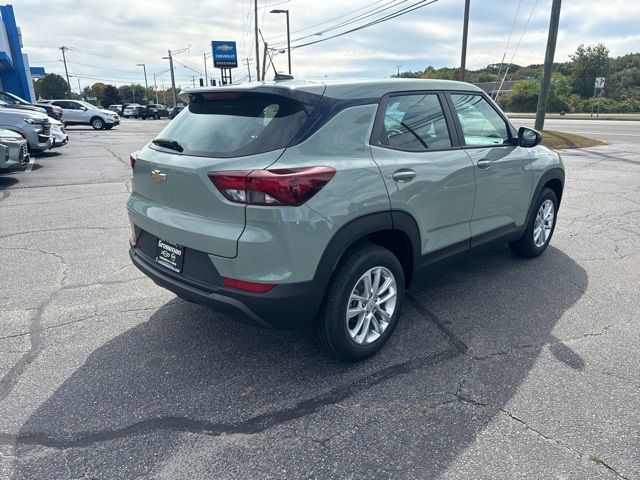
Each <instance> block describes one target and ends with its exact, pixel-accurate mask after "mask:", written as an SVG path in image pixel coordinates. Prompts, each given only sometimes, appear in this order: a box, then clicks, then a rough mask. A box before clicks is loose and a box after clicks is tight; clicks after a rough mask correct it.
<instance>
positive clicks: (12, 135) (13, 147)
mask: <svg viewBox="0 0 640 480" xmlns="http://www.w3.org/2000/svg"><path fill="white" fill-rule="evenodd" d="M0 147H2V148H0V174H1V173H6V172H9V171H13V170H17V169H22V168H25V167H26V166H27V164H28V163H29V151H28V147H27V141H26V140H25V139H24V138H22V135H20V134H19V133H16V132H13V131H11V130H5V129H0Z"/></svg>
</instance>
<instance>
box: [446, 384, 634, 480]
mask: <svg viewBox="0 0 640 480" xmlns="http://www.w3.org/2000/svg"><path fill="white" fill-rule="evenodd" d="M456 397H457V398H458V401H460V402H465V403H468V404H470V405H475V406H478V407H481V408H490V409H493V410H497V411H499V412H501V413H503V414H504V415H506V416H507V417H508V418H510V419H511V420H513V421H515V422H517V423H519V424H520V425H522V426H523V427H525V428H526V429H527V430H529V431H531V432H533V433H534V434H536V435H537V436H539V437H541V438H544V439H545V440H547V441H549V442H553V443H555V444H556V445H557V446H559V447H560V448H562V449H564V450H566V451H568V452H570V453H572V454H574V455H577V456H578V457H580V458H581V459H583V460H590V461H593V460H592V458H591V457H590V455H589V454H587V453H584V452H581V451H579V450H577V449H575V448H574V447H572V446H571V445H569V444H567V443H565V442H562V441H560V440H558V439H556V438H553V437H550V436H549V435H547V434H545V433H544V432H542V431H541V430H539V429H537V428H534V427H532V426H531V425H529V423H528V422H526V421H525V420H523V419H522V418H520V417H518V416H516V415H515V414H514V413H512V412H511V411H509V410H507V409H506V408H505V407H503V406H501V405H496V404H491V403H484V402H480V401H478V400H475V399H472V398H470V397H467V396H464V395H461V394H456ZM595 463H599V464H601V465H602V466H604V467H605V468H607V469H608V470H609V471H611V472H612V473H613V474H614V475H616V476H617V477H618V478H622V479H624V480H628V478H627V477H625V476H623V475H622V474H621V473H619V472H618V471H617V470H616V469H615V468H613V467H612V466H611V465H609V464H608V463H606V462H604V461H603V460H601V459H598V461H597V462H595Z"/></svg>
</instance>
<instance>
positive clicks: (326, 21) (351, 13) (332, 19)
mask: <svg viewBox="0 0 640 480" xmlns="http://www.w3.org/2000/svg"><path fill="white" fill-rule="evenodd" d="M383 1H385V0H376V1H375V2H372V3H369V4H367V5H364V6H363V7H360V8H356V9H355V10H351V11H350V12H347V13H344V14H342V15H338V16H337V17H333V18H330V19H329V20H325V21H324V22H319V23H314V24H313V25H309V26H308V27H304V28H301V29H299V30H294V31H293V32H291V34H294V33H300V32H305V31H307V30H311V29H312V28H315V27H318V26H320V25H326V24H327V23H331V22H333V21H334V20H338V19H340V18H344V17H348V16H349V15H353V14H354V13H356V12H359V11H360V10H364V9H365V8H369V7H371V6H373V5H375V4H377V3H381V2H383ZM394 1H395V0H394ZM286 36H287V34H286V33H283V34H282V35H275V36H273V37H270V38H269V39H268V40H273V39H274V38H280V37H286Z"/></svg>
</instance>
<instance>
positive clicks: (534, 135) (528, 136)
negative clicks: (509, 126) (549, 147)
mask: <svg viewBox="0 0 640 480" xmlns="http://www.w3.org/2000/svg"><path fill="white" fill-rule="evenodd" d="M541 141H542V134H541V133H540V132H539V131H537V130H534V129H533V128H527V127H520V128H519V129H518V145H520V146H521V147H525V148H531V147H535V146H536V145H538V144H539V143H540V142H541Z"/></svg>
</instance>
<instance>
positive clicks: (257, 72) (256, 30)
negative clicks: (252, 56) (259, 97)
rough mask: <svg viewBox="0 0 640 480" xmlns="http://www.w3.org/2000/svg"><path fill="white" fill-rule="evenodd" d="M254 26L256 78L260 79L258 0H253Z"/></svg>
mask: <svg viewBox="0 0 640 480" xmlns="http://www.w3.org/2000/svg"><path fill="white" fill-rule="evenodd" d="M253 16H254V19H253V24H254V25H253V26H254V27H255V35H256V78H257V79H260V44H259V43H258V42H259V40H258V0H253Z"/></svg>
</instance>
